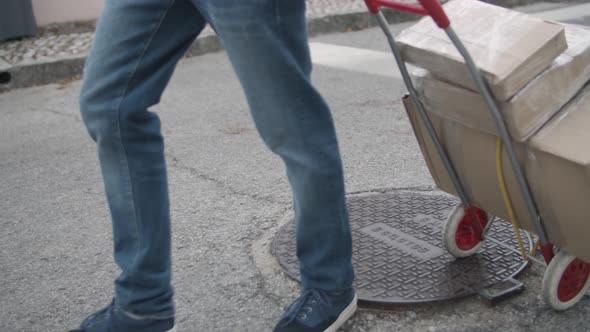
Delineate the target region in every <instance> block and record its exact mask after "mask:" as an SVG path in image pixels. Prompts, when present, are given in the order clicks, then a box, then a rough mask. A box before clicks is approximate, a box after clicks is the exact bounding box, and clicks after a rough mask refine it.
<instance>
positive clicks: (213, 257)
mask: <svg viewBox="0 0 590 332" xmlns="http://www.w3.org/2000/svg"><path fill="white" fill-rule="evenodd" d="M577 14H578V17H575V15H570V17H568V21H572V22H576V23H578V24H586V25H588V26H590V14H589V13H584V11H582V10H579V11H578V13H577ZM400 28H401V27H399V26H395V27H393V29H394V30H395V31H398V30H399V29H400ZM312 43H314V44H312V49H313V51H314V57H315V58H316V68H315V72H314V81H315V83H316V84H317V87H318V88H319V89H320V91H321V92H322V93H323V94H324V96H325V97H326V99H327V100H328V102H329V104H330V105H331V107H332V109H333V112H334V118H335V122H336V126H337V130H338V135H339V138H340V142H341V148H342V153H343V158H344V163H345V170H346V182H347V189H348V192H350V193H364V192H371V191H379V190H389V189H399V188H406V189H409V190H421V191H434V190H435V188H434V184H433V182H432V180H431V178H430V175H429V173H428V170H427V168H426V166H425V164H424V162H423V159H422V156H421V154H420V151H419V149H418V146H417V144H416V141H415V139H414V136H413V133H412V130H411V128H410V125H409V122H408V120H407V118H406V116H405V114H404V111H403V109H402V107H401V103H400V97H401V96H402V95H403V94H404V91H405V89H404V88H403V86H402V82H401V81H400V79H399V78H397V76H396V74H395V65H394V63H393V60H392V59H390V60H387V59H384V58H383V55H384V54H385V52H386V51H387V45H386V44H385V39H384V38H383V35H382V34H381V32H380V31H378V30H376V29H371V30H366V31H360V32H353V33H341V34H333V35H327V36H321V37H318V38H314V39H313V40H312ZM314 45H315V46H314ZM326 45H327V46H326ZM322 47H323V51H324V53H323V54H326V53H325V52H329V51H334V50H337V51H339V50H340V51H341V50H343V49H342V48H341V47H347V48H349V49H348V51H350V53H347V54H349V56H348V57H347V56H343V59H342V61H344V64H345V65H346V69H343V68H342V67H343V65H342V63H331V62H330V61H329V59H328V60H326V58H325V56H324V58H323V59H322V57H321V55H322V53H321V52H319V51H322ZM339 47H340V48H339ZM359 50H360V51H359ZM318 52H319V53H318ZM355 52H356V53H355ZM363 52H364V53H363ZM367 52H368V53H367ZM354 54H360V55H363V54H368V55H372V56H375V64H376V65H375V66H377V68H378V69H375V66H373V65H366V64H365V65H363V64H362V63H361V64H359V63H358V61H357V62H356V65H351V63H350V62H349V63H347V62H346V61H353V62H354V61H356V60H354V59H355V55H354ZM346 58H348V60H347V59H346ZM351 59H352V60H351ZM78 91H79V82H72V83H66V84H63V85H59V84H54V85H48V86H42V87H36V88H30V89H22V90H17V91H11V92H8V93H5V94H1V95H0V179H1V181H0V227H1V229H2V231H1V232H0V248H1V251H0V331H3V332H4V331H6V332H12V331H64V330H67V329H68V328H73V327H75V326H76V325H77V324H78V323H79V322H80V320H81V319H82V318H83V317H85V315H87V314H88V313H90V312H92V311H94V310H96V309H98V308H99V307H101V306H103V305H105V304H106V303H107V302H108V301H109V300H110V298H111V296H112V280H113V279H114V278H115V276H116V274H117V269H116V266H115V265H114V263H113V260H112V257H111V251H112V250H111V238H110V237H111V235H110V219H109V213H108V209H107V206H106V202H105V199H104V194H103V188H102V180H101V178H100V175H99V170H98V166H97V163H96V153H95V149H94V145H93V143H92V142H91V140H90V138H89V137H88V136H87V134H86V131H85V129H84V127H83V125H82V123H81V122H80V116H79V114H78V110H77V95H78ZM154 111H156V112H158V113H159V114H160V116H161V118H162V122H163V130H164V133H165V137H166V144H167V153H166V155H167V158H168V164H169V177H170V195H171V201H172V217H173V228H174V244H173V248H174V284H175V287H176V291H177V296H176V301H177V306H178V322H179V329H180V331H267V330H270V329H271V327H272V326H273V325H274V323H275V321H276V319H277V318H278V317H279V315H280V314H281V313H282V310H283V307H284V306H286V305H287V304H288V303H290V302H291V300H292V299H293V298H294V296H295V295H296V294H297V287H298V285H297V284H296V283H295V282H293V281H292V280H290V279H289V278H288V277H286V276H285V275H284V274H283V273H282V271H281V269H280V268H279V267H278V265H277V263H276V261H275V259H274V258H273V257H272V256H271V255H270V254H269V251H268V245H269V241H270V240H271V239H272V237H273V235H274V234H275V233H276V231H277V229H278V227H280V225H281V224H283V223H284V222H286V221H287V220H288V219H289V217H290V215H291V200H290V189H289V187H288V185H287V182H286V178H285V176H284V170H283V167H282V163H281V162H280V161H279V160H278V159H277V158H275V157H274V156H273V155H271V154H270V153H269V152H268V151H267V150H266V149H265V147H264V146H263V144H262V142H261V141H260V139H259V138H258V136H257V134H256V131H255V130H254V126H253V123H252V121H251V119H250V117H249V114H248V110H247V107H246V103H245V99H244V96H243V94H242V92H241V90H240V88H239V85H238V83H237V80H236V79H235V76H234V74H233V72H232V70H231V68H230V66H229V64H228V61H227V59H226V56H225V54H224V53H215V54H209V55H204V56H200V57H195V58H191V59H187V60H183V61H182V63H181V64H180V65H179V67H178V69H177V71H176V74H175V75H174V77H173V79H172V81H171V83H170V86H169V88H168V90H167V91H166V93H165V95H164V96H163V98H162V102H161V104H160V105H158V106H157V107H156V108H155V109H154ZM542 273H543V269H542V268H539V267H535V268H533V269H531V270H529V271H528V272H526V273H525V274H524V275H523V276H522V277H521V281H523V282H524V283H525V285H526V286H527V290H526V291H525V292H524V293H523V294H522V295H520V296H518V297H515V298H512V299H510V300H508V301H506V302H503V303H501V304H499V305H497V306H494V307H490V306H487V305H486V304H484V303H483V302H481V301H480V300H479V299H478V298H476V297H470V298H467V299H464V300H461V301H453V302H449V303H442V304H436V305H426V306H408V307H399V308H393V309H391V310H388V311H375V310H360V311H359V313H358V314H357V315H356V316H355V317H354V319H353V320H352V321H351V322H350V323H349V324H347V325H346V326H345V328H344V330H345V331H371V332H379V331H383V332H385V331H429V332H435V331H438V332H443V331H456V332H473V331H481V332H491V331H535V332H538V331H557V330H569V331H576V332H583V331H588V326H589V324H590V298H588V297H585V298H584V299H583V300H582V301H581V303H579V305H577V306H576V307H575V308H573V309H571V310H569V311H567V312H565V313H555V312H553V311H552V310H550V309H548V308H547V307H546V306H545V304H544V303H543V301H542V299H541V297H540V282H541V278H542Z"/></svg>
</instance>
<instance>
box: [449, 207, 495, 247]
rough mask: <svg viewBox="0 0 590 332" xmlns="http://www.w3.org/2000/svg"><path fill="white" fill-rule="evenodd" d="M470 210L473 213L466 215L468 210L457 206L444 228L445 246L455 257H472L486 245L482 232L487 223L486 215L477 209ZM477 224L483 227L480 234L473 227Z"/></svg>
mask: <svg viewBox="0 0 590 332" xmlns="http://www.w3.org/2000/svg"><path fill="white" fill-rule="evenodd" d="M468 209H470V212H471V213H466V209H465V208H464V207H463V206H462V205H457V206H456V207H455V209H454V210H453V211H452V212H451V214H450V215H449V217H448V219H447V222H446V223H445V226H444V228H443V233H442V240H443V245H444V246H445V248H446V249H447V251H448V252H449V253H450V254H451V255H453V256H455V257H468V256H472V255H474V254H475V253H477V252H478V251H479V249H481V247H482V246H483V244H484V241H483V239H482V236H481V232H482V230H483V228H485V226H486V223H487V216H486V213H485V212H484V211H483V210H481V209H479V208H475V207H470V208H468ZM473 219H476V220H473ZM476 222H479V224H480V225H481V229H480V231H479V232H478V231H477V230H476V229H475V228H474V227H473V225H474V223H476Z"/></svg>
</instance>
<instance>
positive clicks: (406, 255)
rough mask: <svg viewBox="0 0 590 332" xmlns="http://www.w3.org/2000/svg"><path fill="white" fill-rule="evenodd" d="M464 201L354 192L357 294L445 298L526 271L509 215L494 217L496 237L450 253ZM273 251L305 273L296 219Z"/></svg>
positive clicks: (368, 299)
mask: <svg viewBox="0 0 590 332" xmlns="http://www.w3.org/2000/svg"><path fill="white" fill-rule="evenodd" d="M458 203H459V202H458V201H457V200H456V199H454V198H449V197H447V196H443V195H428V194H416V193H402V192H393V193H385V194H371V195H359V196H350V197H348V209H349V213H350V224H351V228H352V236H353V259H352V260H353V265H354V268H355V273H356V280H355V287H356V290H357V293H358V297H359V300H361V301H364V302H365V303H373V304H403V303H419V302H430V301H439V300H447V299H453V298H458V297H463V296H466V295H471V294H475V293H477V292H479V291H480V290H482V289H484V288H487V287H490V286H493V285H495V284H497V283H499V282H501V281H504V280H506V279H508V278H510V277H515V276H516V275H518V274H520V273H521V272H522V271H523V270H524V269H525V268H526V266H527V264H526V262H524V261H523V259H522V257H521V255H520V253H519V251H518V249H517V248H518V242H517V240H516V237H515V235H514V232H513V230H512V226H511V225H510V224H509V223H508V222H504V221H498V220H497V222H494V224H493V226H492V228H491V231H490V234H489V238H490V239H488V240H487V241H486V244H485V245H484V247H483V249H482V250H481V251H480V252H479V253H478V254H476V255H474V256H472V257H468V258H462V259H456V258H454V257H453V256H451V255H450V254H449V253H447V252H446V250H445V249H444V246H443V244H442V240H441V237H442V228H443V226H444V222H445V221H446V219H447V217H448V215H449V214H450V212H451V210H452V209H453V207H455V206H456V205H457V204H458ZM523 238H524V239H523V240H524V242H525V248H529V251H530V249H531V245H532V241H531V238H530V236H529V235H528V234H527V233H526V232H523ZM498 243H502V244H504V245H505V246H508V247H509V248H513V249H509V248H506V247H505V246H502V245H499V244H498ZM272 251H273V254H274V255H275V257H277V259H278V261H279V263H280V264H281V266H282V267H283V268H284V269H285V270H286V272H287V273H288V274H289V275H290V276H291V277H293V278H295V279H297V280H300V275H299V262H298V260H297V257H296V250H295V226H294V221H293V220H291V221H290V222H289V223H287V224H286V225H285V226H284V227H283V228H282V229H281V230H280V231H279V232H278V234H277V235H276V237H275V238H274V241H273V244H272Z"/></svg>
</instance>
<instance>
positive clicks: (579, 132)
mask: <svg viewBox="0 0 590 332" xmlns="http://www.w3.org/2000/svg"><path fill="white" fill-rule="evenodd" d="M584 96H585V97H584V98H583V99H578V102H577V103H574V105H578V106H570V107H568V108H567V109H566V110H565V111H564V116H563V117H561V118H559V119H556V120H555V121H554V122H552V124H551V125H550V126H548V127H547V128H546V129H542V131H541V132H540V133H539V135H538V136H534V137H533V138H532V140H531V145H530V146H528V147H527V146H526V145H525V144H524V143H517V144H516V146H515V149H516V151H517V155H518V159H519V161H520V163H521V164H522V165H524V168H525V172H526V175H527V179H528V181H529V184H530V186H531V190H532V191H533V196H534V198H535V201H536V202H537V205H538V206H539V209H540V211H541V214H542V217H543V220H544V225H545V228H546V231H547V233H548V236H549V239H550V240H551V241H552V242H553V243H554V244H555V245H557V246H559V247H560V248H562V249H564V250H567V251H568V252H569V253H571V254H573V255H576V256H578V257H579V258H582V259H584V260H586V261H590V241H588V240H587V237H588V235H590V221H589V220H588V219H589V218H588V216H589V215H590V204H588V199H589V198H590V166H589V165H590V150H588V149H587V148H586V147H585V145H587V143H588V142H590V130H588V128H589V127H590V112H589V111H588V107H590V106H589V105H590V92H587V93H586V94H585V95H584ZM403 101H404V105H405V108H406V112H407V114H408V116H409V118H410V122H411V124H412V127H413V129H414V133H415V135H416V138H417V140H418V143H419V145H420V149H421V150H422V154H423V155H424V159H425V160H426V163H427V165H428V168H429V170H430V173H431V174H432V177H433V179H434V181H435V183H436V185H437V187H438V188H440V189H441V190H443V191H445V192H448V193H450V194H453V195H456V192H455V189H454V188H453V185H452V182H451V180H450V177H449V175H448V173H447V171H446V170H445V168H444V166H443V164H442V161H441V159H440V156H439V155H438V153H437V152H436V149H435V148H434V145H433V144H432V141H431V139H430V137H429V135H428V132H427V131H426V128H425V126H424V124H423V123H422V121H420V120H419V115H418V114H417V112H416V110H415V108H414V106H413V103H412V102H411V100H410V98H409V97H405V98H404V100H403ZM584 107H585V108H586V109H585V110H584ZM568 110H569V111H568ZM430 118H431V121H432V123H433V126H434V127H435V130H436V131H437V135H438V137H439V138H440V140H441V142H442V144H443V146H444V148H445V150H446V151H447V153H448V155H449V157H450V159H451V161H452V163H453V165H454V167H455V168H456V170H457V173H458V174H459V177H460V180H461V182H462V183H463V185H464V187H465V189H466V191H467V195H468V196H469V197H470V199H471V201H472V202H473V204H474V205H476V206H478V207H480V208H482V209H484V210H485V211H486V212H488V213H489V214H491V215H495V216H497V217H500V218H502V219H504V220H509V219H508V211H507V209H506V206H505V205H504V199H503V197H502V193H501V191H500V186H499V183H498V180H497V176H496V144H497V139H498V138H497V137H496V136H495V135H491V134H488V133H485V132H482V131H478V130H474V129H471V128H469V127H466V126H464V125H462V124H460V123H457V122H454V121H450V120H447V119H443V118H441V117H439V116H437V115H436V114H431V116H430ZM564 119H565V120H564ZM566 145H567V147H565V146H566ZM564 147H565V148H564ZM584 149H585V150H584ZM503 169H504V176H505V178H506V184H507V187H508V191H509V194H510V198H511V200H512V204H513V207H514V210H515V214H516V217H517V220H518V223H519V225H520V227H521V228H523V229H526V230H528V231H530V232H532V233H535V227H534V225H533V223H532V220H531V218H530V216H529V214H528V210H527V207H526V204H525V201H524V199H523V196H522V194H521V192H520V188H519V187H518V185H517V182H516V178H515V176H514V172H513V170H512V167H511V165H510V162H509V160H508V157H507V155H506V152H505V151H504V153H503Z"/></svg>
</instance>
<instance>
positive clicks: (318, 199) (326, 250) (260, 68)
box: [193, 0, 356, 331]
mask: <svg viewBox="0 0 590 332" xmlns="http://www.w3.org/2000/svg"><path fill="white" fill-rule="evenodd" d="M193 1H194V3H195V4H196V5H197V8H199V10H200V11H201V13H202V14H203V15H204V16H205V17H206V19H207V20H208V21H209V22H210V23H211V24H212V25H213V26H214V28H215V30H216V31H217V33H218V35H219V36H220V38H221V41H222V43H223V44H224V47H225V49H226V50H227V54H228V56H229V58H230V60H231V62H232V64H233V66H234V69H235V71H236V73H237V75H238V77H239V79H240V81H241V83H242V86H243V88H244V91H245V93H246V97H247V99H248V103H249V105H250V108H251V112H252V116H253V118H254V121H255V123H256V126H257V129H258V131H259V133H260V135H261V136H262V138H263V140H264V142H265V143H266V144H267V146H268V147H269V148H270V149H271V150H272V151H273V152H274V153H276V154H278V155H279V156H280V157H281V158H282V159H283V161H284V162H285V165H286V168H287V175H288V178H289V181H290V183H291V187H292V190H293V197H294V207H295V215H296V222H297V232H296V233H297V256H298V258H299V260H300V266H301V276H302V285H303V292H302V296H301V297H300V298H299V299H298V300H297V301H296V302H295V303H294V305H293V306H292V307H291V309H290V310H289V311H288V312H287V313H286V315H285V316H284V318H283V319H282V320H281V322H279V324H278V325H277V328H276V331H325V330H328V331H331V330H332V329H333V330H334V331H335V329H336V328H337V327H338V326H339V325H341V324H342V323H343V322H344V321H345V320H346V319H347V318H349V317H350V316H351V315H352V314H353V313H354V311H355V309H356V296H355V294H354V291H353V289H352V281H353V269H352V263H351V252H352V241H351V232H350V226H349V222H348V215H347V209H346V202H345V190H344V180H343V170H342V162H341V158H340V153H339V149H338V143H337V140H336V133H335V129H334V125H333V121H332V117H331V114H330V110H329V108H328V106H327V105H326V103H325V102H324V100H323V98H322V97H321V96H320V94H319V93H318V92H317V91H316V90H315V89H314V87H313V86H312V84H311V82H310V73H311V61H310V54H309V48H308V44H307V30H306V21H305V1H304V0H193Z"/></svg>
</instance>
